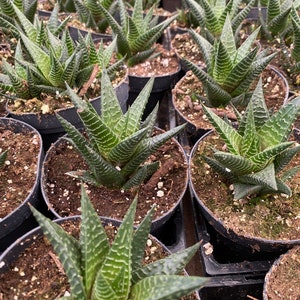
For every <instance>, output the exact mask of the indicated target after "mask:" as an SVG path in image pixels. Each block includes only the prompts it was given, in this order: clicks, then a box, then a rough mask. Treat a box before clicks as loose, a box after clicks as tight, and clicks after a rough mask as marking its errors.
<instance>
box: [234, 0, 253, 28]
mask: <svg viewBox="0 0 300 300" xmlns="http://www.w3.org/2000/svg"><path fill="white" fill-rule="evenodd" d="M240 2H241V1H240ZM255 2H256V0H250V1H247V4H246V6H245V7H243V8H242V9H241V10H237V12H238V13H236V14H235V13H234V14H233V18H232V20H231V27H232V30H233V32H235V31H236V30H237V29H238V28H239V26H240V24H242V22H243V21H244V20H245V19H246V18H247V16H248V14H249V12H250V11H251V8H252V7H253V6H254V4H255ZM232 10H233V11H235V10H234V9H232Z"/></svg>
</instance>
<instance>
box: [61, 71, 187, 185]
mask: <svg viewBox="0 0 300 300" xmlns="http://www.w3.org/2000/svg"><path fill="white" fill-rule="evenodd" d="M153 82H154V79H153V78H152V79H150V80H149V82H148V83H147V84H146V85H145V87H144V88H143V90H142V91H141V92H140V94H139V96H138V97H137V99H136V100H135V101H134V103H133V104H132V105H131V106H130V107H129V108H128V110H127V111H126V113H124V114H123V112H122V110H121V107H120V104H119V102H118V99H117V97H116V95H115V92H114V90H113V87H112V84H111V82H110V80H109V77H108V76H107V74H106V71H105V70H104V71H103V74H102V79H101V86H102V89H101V115H99V114H98V113H97V112H96V111H95V110H94V108H93V107H92V106H91V105H90V104H89V103H88V102H86V101H84V100H83V99H82V98H80V97H78V95H76V94H75V93H74V91H72V89H70V88H69V89H68V90H69V94H70V97H71V99H72V101H73V103H74V105H75V107H76V108H77V110H78V114H79V116H80V118H81V120H82V122H83V124H84V129H85V130H86V132H87V134H88V139H86V138H85V137H84V136H83V134H82V133H81V132H80V131H79V130H77V129H76V128H75V127H74V126H72V125H71V124H70V123H69V122H67V121H66V120H64V119H63V118H62V117H60V116H58V119H59V120H60V121H61V124H62V126H63V127H64V129H65V131H66V132H67V133H68V137H67V140H68V141H70V142H71V143H72V144H73V145H74V146H75V148H76V149H77V150H78V151H79V153H80V154H81V155H82V157H83V158H84V159H85V161H86V162H87V164H88V166H89V170H78V171H74V172H69V173H68V174H69V175H71V176H74V177H76V178H80V179H81V180H83V181H86V182H88V183H91V184H93V185H96V186H100V185H104V186H106V187H108V188H119V189H130V188H132V187H134V186H138V185H139V184H140V183H142V182H143V181H144V180H145V179H146V178H148V177H149V176H150V175H152V174H153V173H154V172H155V171H156V170H157V169H158V167H159V165H158V162H153V163H144V162H145V161H146V160H147V158H148V157H149V156H150V155H151V154H152V153H153V152H154V151H156V150H157V149H158V148H159V147H160V146H162V145H163V144H164V143H165V142H166V141H167V140H169V139H170V138H172V137H173V136H175V135H176V134H177V133H178V132H179V131H180V130H182V129H183V127H184V125H181V126H178V127H175V128H172V129H171V130H169V131H166V132H163V133H161V134H159V135H155V136H153V137H151V134H152V132H153V127H154V124H155V120H156V113H157V109H158V106H156V107H155V109H154V110H153V111H152V112H151V113H150V115H149V116H148V117H147V118H146V120H145V121H144V122H143V123H142V124H141V120H142V115H143V111H144V109H145V106H146V103H147V101H148V98H149V95H150V92H151V88H152V86H153Z"/></svg>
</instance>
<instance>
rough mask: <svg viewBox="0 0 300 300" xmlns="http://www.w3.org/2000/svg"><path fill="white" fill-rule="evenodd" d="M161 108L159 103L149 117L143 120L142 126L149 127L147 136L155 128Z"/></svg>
mask: <svg viewBox="0 0 300 300" xmlns="http://www.w3.org/2000/svg"><path fill="white" fill-rule="evenodd" d="M158 108H159V103H157V104H156V105H155V107H154V109H153V110H152V111H151V112H150V114H149V115H148V116H147V118H146V119H145V120H144V121H143V122H142V124H141V128H148V132H147V136H148V137H149V136H151V134H152V132H153V128H154V125H155V122H156V116H157V112H158Z"/></svg>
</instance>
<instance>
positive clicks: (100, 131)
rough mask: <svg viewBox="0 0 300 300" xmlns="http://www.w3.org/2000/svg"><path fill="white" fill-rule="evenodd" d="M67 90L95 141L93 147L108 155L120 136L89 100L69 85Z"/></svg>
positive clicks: (92, 139)
mask: <svg viewBox="0 0 300 300" xmlns="http://www.w3.org/2000/svg"><path fill="white" fill-rule="evenodd" d="M67 90H68V93H69V95H70V97H71V100H72V102H73V104H74V105H75V107H76V108H77V109H78V114H79V115H80V118H81V120H82V122H83V123H84V126H85V129H86V131H87V133H88V135H89V137H90V140H91V142H92V143H93V148H94V149H96V148H97V149H98V151H99V152H100V153H101V154H102V155H104V157H106V156H107V155H108V153H109V151H110V150H111V149H112V148H113V147H114V146H115V145H117V143H118V142H119V140H118V138H117V137H116V135H115V134H114V132H113V130H112V129H111V128H110V127H108V126H107V125H106V124H105V123H104V122H103V120H102V119H101V118H99V115H98V113H97V112H96V110H95V109H94V108H93V106H92V105H91V104H90V103H89V102H87V101H84V100H83V99H81V98H80V97H79V96H78V95H77V94H76V93H75V92H74V91H73V90H72V89H71V88H70V87H69V86H68V87H67ZM102 99H103V98H102Z"/></svg>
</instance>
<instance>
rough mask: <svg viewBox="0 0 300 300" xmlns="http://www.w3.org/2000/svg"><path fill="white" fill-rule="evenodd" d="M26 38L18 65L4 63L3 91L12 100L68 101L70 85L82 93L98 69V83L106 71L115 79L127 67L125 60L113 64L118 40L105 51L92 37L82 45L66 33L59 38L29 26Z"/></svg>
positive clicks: (18, 52) (81, 40)
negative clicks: (46, 98) (67, 88)
mask: <svg viewBox="0 0 300 300" xmlns="http://www.w3.org/2000/svg"><path fill="white" fill-rule="evenodd" d="M27 25H28V26H26V27H25V28H26V29H25V32H26V34H24V33H22V32H19V35H20V38H21V39H20V40H19V42H18V44H17V47H16V51H15V56H14V58H15V65H14V67H13V66H11V64H10V63H8V62H7V61H6V60H5V59H3V60H2V74H0V88H1V90H2V91H3V92H9V93H10V95H11V97H13V98H17V99H23V100H28V99H32V98H34V97H36V98H38V99H39V100H41V101H42V100H43V97H44V96H43V95H45V93H47V94H48V95H50V96H52V97H54V98H55V97H60V98H62V97H66V92H65V91H66V83H67V84H68V85H69V86H70V87H71V88H73V89H74V90H76V91H77V92H78V93H80V92H81V89H82V88H83V87H85V89H86V90H88V91H91V88H90V89H88V88H89V87H87V86H84V85H85V84H86V82H88V81H89V78H90V76H92V75H93V71H94V70H95V68H97V69H98V71H97V73H96V74H95V75H94V77H95V78H94V79H96V80H98V78H100V77H101V70H102V68H103V67H106V68H107V70H108V73H109V75H110V76H111V77H113V76H114V74H115V73H116V71H118V70H120V69H121V68H122V67H123V66H124V62H123V61H122V60H116V61H115V62H114V63H111V62H112V58H113V55H115V53H116V52H115V49H116V39H115V40H113V41H112V42H111V44H110V45H108V46H107V47H104V44H103V43H100V46H99V48H98V49H96V46H95V44H94V42H93V40H92V38H91V35H90V34H88V35H87V36H86V37H85V38H83V37H82V36H79V42H78V43H76V42H74V41H73V40H72V38H71V36H70V33H69V31H68V30H67V29H65V30H64V31H63V33H62V36H60V37H57V36H55V35H54V34H52V32H51V31H50V30H49V28H48V26H47V25H45V26H42V27H41V30H40V31H34V30H33V29H34V26H31V25H30V24H28V23H27Z"/></svg>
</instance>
